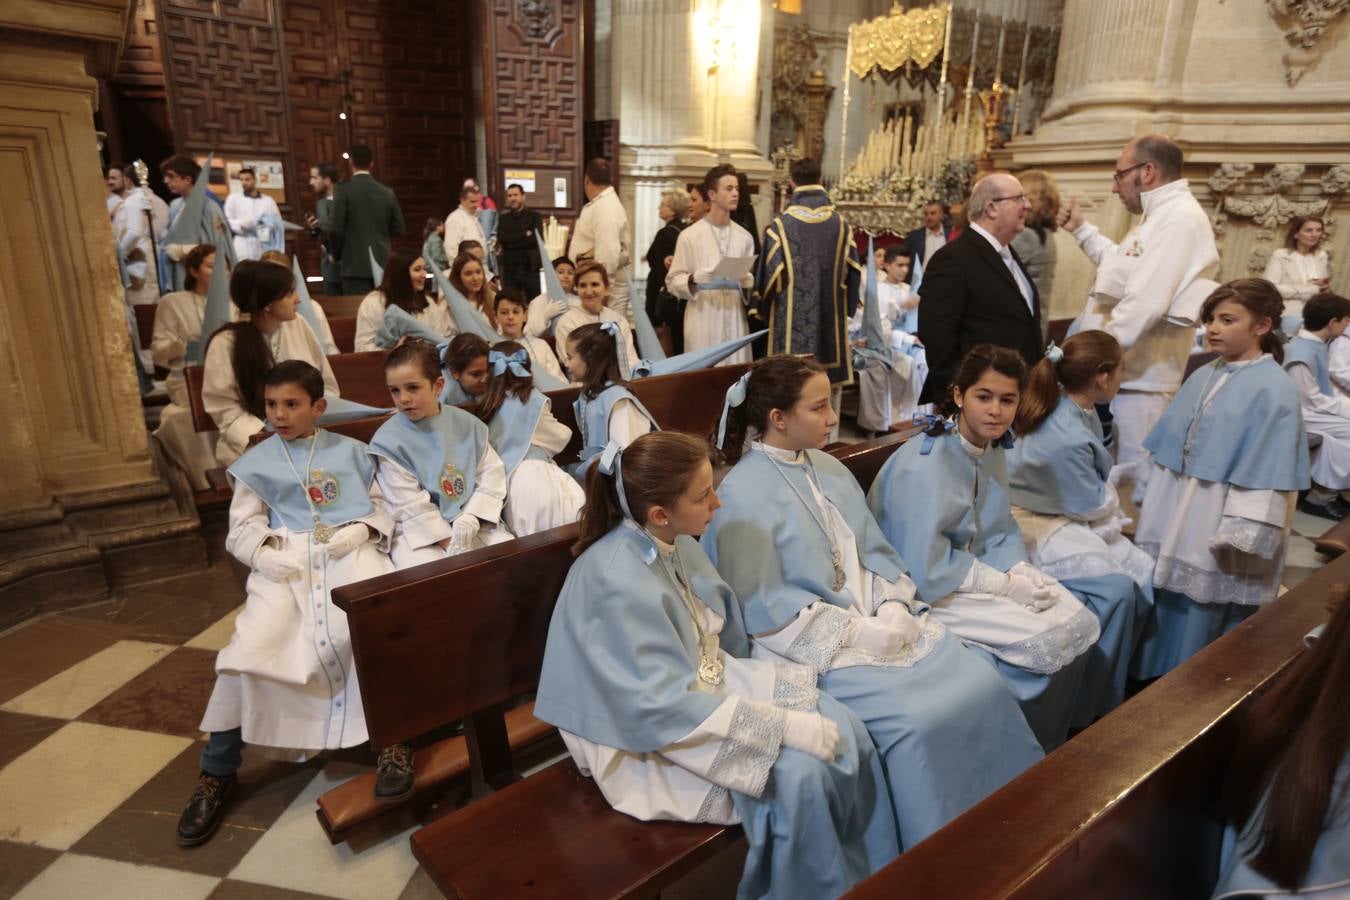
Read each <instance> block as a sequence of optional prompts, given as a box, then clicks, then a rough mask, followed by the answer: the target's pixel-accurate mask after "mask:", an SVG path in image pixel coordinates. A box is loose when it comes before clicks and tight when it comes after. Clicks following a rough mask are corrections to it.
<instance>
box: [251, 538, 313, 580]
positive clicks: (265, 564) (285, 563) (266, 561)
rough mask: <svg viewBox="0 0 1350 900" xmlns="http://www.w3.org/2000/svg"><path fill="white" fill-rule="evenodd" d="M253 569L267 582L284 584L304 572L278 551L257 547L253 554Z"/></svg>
mask: <svg viewBox="0 0 1350 900" xmlns="http://www.w3.org/2000/svg"><path fill="white" fill-rule="evenodd" d="M253 568H255V569H257V570H258V571H259V572H261V573H262V576H263V577H264V578H266V579H267V580H268V581H275V582H276V583H277V584H285V583H286V582H288V581H290V580H291V579H292V578H294V577H295V576H297V575H299V574H300V573H302V572H304V567H303V566H301V565H300V564H299V563H298V562H296V561H295V560H293V559H291V558H290V557H289V556H287V555H286V554H284V553H282V552H281V551H280V550H275V549H273V548H272V547H259V548H258V552H257V553H255V554H253Z"/></svg>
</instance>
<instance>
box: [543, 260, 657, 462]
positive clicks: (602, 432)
mask: <svg viewBox="0 0 1350 900" xmlns="http://www.w3.org/2000/svg"><path fill="white" fill-rule="evenodd" d="M601 271H604V268H603V267H601ZM560 333H561V331H560ZM564 340H565V343H566V346H567V368H568V370H569V371H571V373H572V379H573V380H574V381H579V382H581V393H580V394H578V395H577V399H576V402H575V403H574V404H573V408H574V410H575V412H576V418H577V427H578V428H579V429H581V452H580V453H578V454H577V457H578V462H577V464H576V466H575V467H574V468H573V470H572V471H573V474H574V475H576V477H577V480H578V481H583V482H584V481H585V479H586V470H587V469H588V468H589V467H590V466H591V464H592V463H593V462H594V460H595V458H596V457H597V456H598V455H599V454H600V451H601V450H603V449H605V445H606V444H608V443H610V442H611V441H614V442H616V443H618V445H619V446H620V447H627V446H628V445H629V444H631V443H632V442H633V441H634V439H636V438H637V437H638V436H639V435H643V434H647V433H648V432H651V431H660V430H661V426H660V425H658V424H657V423H656V419H655V418H654V417H653V416H652V414H651V413H649V412H647V408H646V407H645V406H643V405H642V403H641V402H640V401H639V400H638V398H637V397H634V396H633V393H632V392H631V391H630V390H628V382H627V381H626V380H625V379H624V373H625V372H626V371H627V369H628V366H629V365H630V364H632V363H633V362H635V361H636V360H634V358H633V357H631V356H628V355H627V354H628V347H627V344H626V342H625V339H624V332H623V330H622V329H621V328H620V327H619V325H618V323H615V322H601V323H600V324H598V325H596V324H589V325H582V326H581V327H579V328H577V329H576V330H575V331H572V332H571V333H569V334H568V335H567V337H566V338H565V339H564Z"/></svg>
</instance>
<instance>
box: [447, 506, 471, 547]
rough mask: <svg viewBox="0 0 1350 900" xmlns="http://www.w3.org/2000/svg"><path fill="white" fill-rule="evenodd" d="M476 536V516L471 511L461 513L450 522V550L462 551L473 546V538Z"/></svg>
mask: <svg viewBox="0 0 1350 900" xmlns="http://www.w3.org/2000/svg"><path fill="white" fill-rule="evenodd" d="M476 537H478V517H477V516H475V515H474V514H473V513H461V514H460V516H459V517H458V518H457V519H455V521H453V522H451V523H450V552H451V553H463V552H464V551H465V550H470V549H472V548H473V539H474V538H476Z"/></svg>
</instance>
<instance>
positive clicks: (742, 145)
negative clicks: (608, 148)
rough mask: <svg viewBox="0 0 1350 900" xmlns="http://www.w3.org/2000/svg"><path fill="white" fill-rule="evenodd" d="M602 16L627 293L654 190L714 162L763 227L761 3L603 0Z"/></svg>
mask: <svg viewBox="0 0 1350 900" xmlns="http://www.w3.org/2000/svg"><path fill="white" fill-rule="evenodd" d="M611 9H612V11H613V19H612V21H611V22H610V23H609V34H610V35H611V40H610V47H609V52H610V61H611V70H610V91H609V102H610V103H611V107H610V108H612V109H614V110H616V111H617V114H618V119H619V139H620V144H621V148H620V157H619V172H620V194H621V196H622V197H623V202H624V206H625V208H627V210H628V219H629V222H630V223H631V224H632V227H633V259H634V265H633V268H634V278H635V285H634V287H635V288H636V287H638V286H641V285H644V284H645V279H646V277H647V265H646V263H643V262H640V261H639V257H641V255H642V254H643V253H644V252H646V250H647V246H648V245H649V244H650V243H651V240H652V237H653V235H655V234H656V232H657V230H658V229H659V228H660V227H661V220H660V219H659V218H658V217H657V215H656V211H657V208H658V206H659V205H660V202H661V194H662V192H663V191H666V190H668V189H670V188H671V187H672V186H674V185H680V186H683V185H685V184H687V183H694V182H698V181H701V180H702V178H703V176H704V174H705V173H706V172H707V171H708V169H709V168H711V167H712V166H715V165H717V164H718V163H719V162H729V163H731V164H732V165H734V166H736V168H738V169H740V170H741V171H744V172H745V173H746V174H747V175H748V176H749V178H750V182H751V184H754V185H758V186H759V192H760V193H759V195H758V200H759V201H760V202H758V203H757V204H756V207H757V208H756V214H757V215H758V216H759V218H760V227H761V228H763V226H764V225H766V224H768V222H767V213H768V209H769V208H770V207H769V202H770V197H769V177H770V175H771V174H772V172H773V165H772V163H770V162H769V161H768V159H767V158H766V157H765V155H764V147H763V146H762V142H763V141H764V140H767V133H768V130H767V129H768V119H767V115H768V114H767V111H765V112H764V113H763V115H761V109H760V107H761V104H766V103H767V100H768V96H769V89H768V78H769V71H768V69H769V63H770V56H771V52H770V51H769V50H767V49H765V48H766V38H765V35H764V30H763V28H762V27H761V25H762V24H763V23H767V22H769V21H770V19H769V16H770V15H771V13H770V12H769V9H768V3H767V2H766V0H612V6H611ZM597 15H599V13H598V12H597ZM770 31H771V29H770ZM771 40H772V35H771V34H770V35H769V37H768V41H769V42H771ZM768 46H771V43H769V44H768ZM601 105H602V104H601V102H600V98H597V108H600V106H601ZM764 108H765V110H767V106H765V107H764Z"/></svg>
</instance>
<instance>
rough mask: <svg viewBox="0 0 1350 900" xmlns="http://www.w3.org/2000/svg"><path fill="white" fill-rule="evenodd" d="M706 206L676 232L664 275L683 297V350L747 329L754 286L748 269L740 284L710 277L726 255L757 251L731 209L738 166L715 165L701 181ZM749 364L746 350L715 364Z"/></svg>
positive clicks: (741, 333) (736, 197)
mask: <svg viewBox="0 0 1350 900" xmlns="http://www.w3.org/2000/svg"><path fill="white" fill-rule="evenodd" d="M703 193H704V194H705V195H706V196H707V198H708V202H709V204H710V206H709V208H708V214H707V215H706V216H704V217H703V218H701V219H699V220H698V221H697V222H695V223H694V224H693V225H690V226H689V227H688V228H686V229H684V230H683V231H681V232H680V237H679V239H678V240H677V241H676V242H675V258H674V259H673V260H671V263H670V271H669V272H668V273H667V274H666V290H668V291H670V293H671V294H673V295H674V296H676V297H678V298H680V299H681V300H688V301H689V303H688V304H687V305H686V306H685V308H684V349H685V351H686V352H687V351H690V350H702V349H703V348H704V347H711V346H713V345H714V344H720V343H722V342H723V341H729V340H732V339H734V338H738V337H744V336H745V335H747V334H749V333H750V326H749V325H748V324H747V322H746V318H745V298H744V295H743V293H742V292H743V291H745V290H749V289H750V288H751V287H753V286H754V283H755V278H754V276H753V275H751V274H750V273H749V272H747V273H746V274H745V275H744V276H742V277H741V279H740V281H739V282H735V281H728V280H727V279H725V278H720V277H717V278H715V277H713V270H714V269H716V268H717V265H718V263H720V262H721V261H722V260H723V259H725V258H727V257H733V258H735V257H747V256H754V255H755V241H754V238H752V237H751V236H750V232H748V231H746V230H745V229H744V228H742V227H741V226H740V225H737V224H736V223H735V222H733V221H731V213H732V211H733V210H735V209H736V206H737V204H739V202H740V188H739V187H738V185H737V181H736V170H735V168H733V167H732V166H729V165H720V166H714V167H713V168H712V169H709V170H708V175H707V177H706V178H705V179H704V182H703ZM748 362H750V348H749V347H746V348H745V349H743V350H738V351H737V352H735V353H733V354H732V355H730V356H728V357H727V358H726V359H724V360H722V361H721V362H720V363H718V365H719V366H731V365H736V364H738V363H748Z"/></svg>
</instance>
